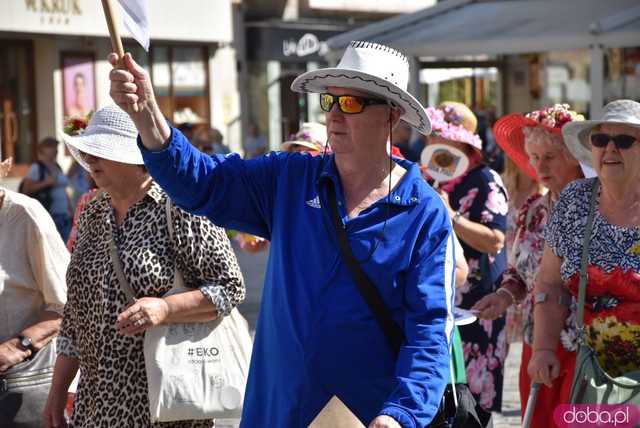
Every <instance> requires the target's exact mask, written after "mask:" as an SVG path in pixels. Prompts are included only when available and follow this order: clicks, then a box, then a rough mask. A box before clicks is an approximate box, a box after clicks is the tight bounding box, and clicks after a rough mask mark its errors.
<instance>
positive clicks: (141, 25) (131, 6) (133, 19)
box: [118, 0, 149, 52]
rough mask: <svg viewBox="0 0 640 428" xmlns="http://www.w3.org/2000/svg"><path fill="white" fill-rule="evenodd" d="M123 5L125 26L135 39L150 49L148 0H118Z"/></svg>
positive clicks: (146, 49)
mask: <svg viewBox="0 0 640 428" xmlns="http://www.w3.org/2000/svg"><path fill="white" fill-rule="evenodd" d="M118 1H119V2H120V6H122V10H123V11H124V13H123V21H124V26H125V27H126V28H127V30H129V33H131V35H132V36H133V38H134V39H136V41H137V42H138V43H140V45H141V46H142V47H143V48H144V50H145V51H147V52H148V51H149V14H148V13H147V0H118Z"/></svg>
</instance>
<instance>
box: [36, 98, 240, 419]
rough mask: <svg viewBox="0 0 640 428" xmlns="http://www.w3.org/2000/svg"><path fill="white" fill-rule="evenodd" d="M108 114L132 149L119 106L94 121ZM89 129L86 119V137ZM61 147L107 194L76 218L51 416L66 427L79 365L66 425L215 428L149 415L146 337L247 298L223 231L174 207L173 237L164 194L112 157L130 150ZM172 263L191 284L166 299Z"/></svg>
mask: <svg viewBox="0 0 640 428" xmlns="http://www.w3.org/2000/svg"><path fill="white" fill-rule="evenodd" d="M105 116H106V117H105ZM112 118H116V119H117V120H118V121H120V122H117V123H116V122H114V121H111V122H110V123H111V126H113V127H117V126H121V127H122V126H125V131H127V130H128V131H130V137H131V138H128V139H127V141H128V142H127V143H122V145H124V144H134V145H135V136H136V135H137V132H136V131H135V128H134V127H133V123H131V122H130V120H129V118H128V116H126V114H125V113H124V112H122V111H121V110H119V109H118V108H117V107H107V108H105V109H102V110H100V111H98V112H97V113H96V114H95V115H94V117H93V119H92V122H93V121H94V120H97V121H100V120H102V121H105V120H106V121H109V120H110V119H112ZM90 129H91V123H90V124H89V127H88V128H87V132H85V134H84V135H85V136H86V135H87V134H91V130H90ZM120 133H122V130H120ZM74 138H78V137H74ZM79 138H82V137H79ZM96 138H102V139H103V140H104V138H106V137H105V136H104V135H103V136H98V137H96ZM67 143H68V144H69V147H70V148H71V149H72V152H73V154H74V156H77V158H78V159H79V160H81V164H83V166H86V167H87V169H88V170H89V171H90V173H91V175H92V177H93V178H94V179H95V180H96V183H97V184H98V186H99V187H100V188H101V189H102V190H104V192H102V193H101V194H99V196H97V197H96V198H95V199H94V200H92V201H91V202H90V203H89V204H88V205H87V207H86V209H85V211H84V212H83V213H82V215H81V217H80V220H79V225H78V239H77V242H76V244H75V247H74V251H73V255H72V259H71V262H70V265H69V269H68V271H67V281H68V284H69V298H68V303H67V305H66V306H65V310H64V320H63V324H62V329H61V332H60V336H59V338H58V353H59V355H58V360H57V362H56V368H55V374H54V382H53V386H52V389H51V393H50V395H49V402H48V405H47V409H46V411H45V418H46V419H47V422H48V423H49V424H50V426H62V424H61V418H62V412H63V410H62V409H63V407H64V400H65V397H66V390H67V388H68V385H69V383H70V381H71V379H72V378H73V376H74V375H75V373H76V371H77V369H78V368H79V369H80V382H79V385H78V390H77V395H76V400H75V403H74V408H73V414H72V417H71V423H70V426H74V427H109V428H113V427H158V426H162V427H211V426H213V421H212V420H200V421H179V422H171V423H163V424H159V423H152V422H151V421H150V417H149V400H148V395H147V380H146V371H145V363H144V353H143V341H144V334H142V333H143V332H144V330H146V329H147V328H149V327H152V326H154V325H157V324H160V323H167V322H204V321H209V320H211V319H214V318H215V317H217V316H225V315H227V314H229V313H230V312H231V309H232V308H233V307H235V306H236V305H237V304H238V303H240V302H241V301H242V300H243V299H244V294H245V289H244V284H243V280H242V276H241V273H240V270H239V267H238V264H237V261H236V258H235V255H234V254H233V251H232V249H231V246H230V243H229V240H228V238H227V236H226V234H225V232H224V230H223V229H221V228H219V227H217V226H214V225H213V224H212V223H210V222H209V221H208V220H206V219H205V218H203V217H198V216H195V215H191V214H188V213H186V212H185V211H182V210H181V209H179V208H177V207H175V206H172V208H171V216H170V218H171V220H172V221H173V227H174V230H175V236H174V237H173V240H172V239H171V238H170V234H169V229H168V225H167V216H166V215H165V203H166V199H167V195H166V194H165V193H164V192H163V191H162V190H161V189H160V187H159V186H158V185H157V184H155V183H154V182H153V181H152V180H151V179H150V177H149V175H148V174H147V172H146V170H145V169H144V167H142V166H140V165H139V164H137V158H136V157H133V158H131V157H129V158H126V159H122V157H121V158H120V159H117V158H116V159H113V157H116V156H117V155H118V154H120V155H122V153H124V155H122V156H130V155H127V153H126V152H127V150H126V147H117V148H116V149H115V150H114V152H113V153H112V154H113V157H112V158H111V159H110V158H109V157H107V156H105V157H98V156H99V155H100V156H102V154H99V153H97V152H96V154H94V153H92V152H91V151H90V150H91V146H90V145H88V146H87V145H85V146H81V147H82V148H83V149H84V150H82V151H78V146H80V143H77V144H74V145H71V142H70V141H67ZM101 144H103V147H104V145H106V144H105V143H104V142H101ZM118 144H120V143H116V145H118ZM134 147H135V146H134ZM116 150H117V151H116ZM138 153H139V152H138ZM127 161H128V162H127ZM140 163H141V161H140ZM111 230H112V231H113V237H114V239H115V242H116V246H117V248H118V252H119V255H120V259H121V260H122V264H123V270H124V273H125V276H126V279H127V281H128V282H129V283H130V284H131V287H132V288H133V289H134V291H135V292H136V297H137V301H136V302H135V303H134V304H133V305H131V306H129V305H128V301H127V296H126V294H125V292H124V291H123V290H122V288H121V287H120V284H119V282H118V279H117V276H116V273H115V270H114V267H113V263H112V261H111V258H110V254H109V246H110V242H111ZM176 269H179V270H180V272H181V273H182V274H183V276H184V279H185V284H186V285H187V286H188V287H190V288H193V289H194V290H193V291H190V292H185V293H181V294H178V295H173V296H170V297H165V298H162V296H163V295H164V294H165V293H166V292H167V291H169V290H170V289H171V287H172V286H173V278H174V272H175V270H176Z"/></svg>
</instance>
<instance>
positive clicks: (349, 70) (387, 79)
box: [291, 41, 431, 135]
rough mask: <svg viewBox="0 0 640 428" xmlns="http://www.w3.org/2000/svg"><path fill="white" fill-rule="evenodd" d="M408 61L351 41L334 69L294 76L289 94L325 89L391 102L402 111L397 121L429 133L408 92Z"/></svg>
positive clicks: (421, 110) (425, 119)
mask: <svg viewBox="0 0 640 428" xmlns="http://www.w3.org/2000/svg"><path fill="white" fill-rule="evenodd" d="M408 84H409V61H408V60H407V57H406V56H404V55H403V54H401V53H400V52H398V51H396V50H395V49H392V48H390V47H388V46H384V45H380V44H377V43H371V42H358V41H354V42H351V43H350V44H349V46H347V49H346V51H345V52H344V55H343V56H342V59H341V60H340V63H339V64H338V66H337V67H335V68H321V69H318V70H313V71H308V72H306V73H303V74H301V75H300V76H298V77H297V78H296V79H295V80H294V81H293V83H292V84H291V90H293V91H295V92H302V93H309V92H310V93H323V92H326V91H327V88H328V87H329V86H335V87H340V88H353V89H358V90H361V91H365V92H368V93H370V94H373V95H376V96H378V97H380V98H382V99H385V100H389V101H392V102H393V103H395V105H397V106H399V107H401V108H402V109H403V110H404V113H403V115H402V116H401V119H402V120H404V121H405V122H407V123H408V124H409V125H411V126H412V127H414V128H415V129H416V130H417V131H418V132H420V133H421V134H424V135H428V134H429V133H430V132H431V124H430V123H429V118H428V117H427V115H426V114H425V112H424V107H422V105H421V104H420V102H419V101H418V100H416V99H415V98H414V97H413V96H412V95H411V94H410V93H409V92H407V87H408Z"/></svg>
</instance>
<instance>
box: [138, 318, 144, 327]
mask: <svg viewBox="0 0 640 428" xmlns="http://www.w3.org/2000/svg"><path fill="white" fill-rule="evenodd" d="M136 325H137V326H138V327H142V326H143V325H145V320H144V318H140V319H139V320H137V321H136Z"/></svg>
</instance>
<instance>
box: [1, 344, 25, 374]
mask: <svg viewBox="0 0 640 428" xmlns="http://www.w3.org/2000/svg"><path fill="white" fill-rule="evenodd" d="M30 355H31V351H28V350H27V351H23V350H22V349H20V348H19V347H18V339H16V338H13V339H9V340H7V341H6V342H4V343H1V344H0V373H2V372H5V371H7V370H9V369H10V368H11V367H13V366H15V365H16V364H18V363H21V362H23V361H24V360H26V359H27V358H29V356H30Z"/></svg>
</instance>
